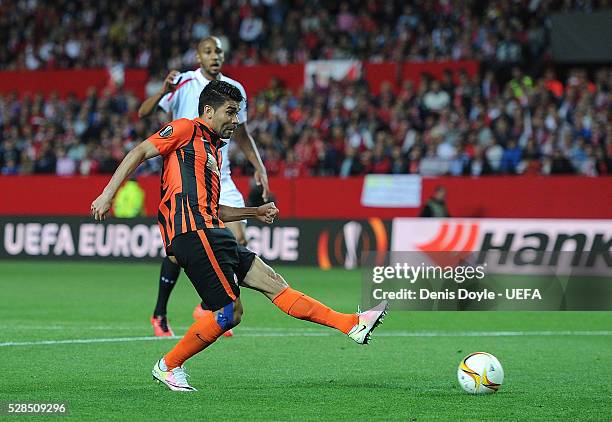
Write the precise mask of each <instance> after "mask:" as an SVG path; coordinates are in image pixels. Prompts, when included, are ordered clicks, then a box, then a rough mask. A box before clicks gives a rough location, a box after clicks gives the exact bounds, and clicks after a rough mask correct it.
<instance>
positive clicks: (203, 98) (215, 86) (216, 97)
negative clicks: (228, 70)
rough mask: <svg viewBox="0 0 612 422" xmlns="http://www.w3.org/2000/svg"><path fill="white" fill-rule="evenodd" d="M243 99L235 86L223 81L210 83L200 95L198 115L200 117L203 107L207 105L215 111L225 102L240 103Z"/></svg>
mask: <svg viewBox="0 0 612 422" xmlns="http://www.w3.org/2000/svg"><path fill="white" fill-rule="evenodd" d="M243 99H244V98H243V97H242V93H241V92H240V90H239V89H238V88H237V87H236V86H235V85H232V84H230V83H228V82H225V81H217V80H214V81H210V82H209V83H208V85H206V86H205V87H204V89H203V90H202V92H201V93H200V102H199V104H198V114H199V115H200V116H201V115H202V113H204V106H205V105H209V106H211V107H212V108H214V109H216V108H217V107H220V106H222V105H223V104H224V103H225V102H226V101H230V100H233V101H236V102H237V103H240V102H241V101H242V100H243Z"/></svg>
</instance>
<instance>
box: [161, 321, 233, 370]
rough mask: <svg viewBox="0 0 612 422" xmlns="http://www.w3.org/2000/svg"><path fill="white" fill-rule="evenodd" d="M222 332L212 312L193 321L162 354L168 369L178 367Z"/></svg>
mask: <svg viewBox="0 0 612 422" xmlns="http://www.w3.org/2000/svg"><path fill="white" fill-rule="evenodd" d="M222 334H223V330H222V329H221V327H219V324H217V321H215V317H214V315H213V313H212V312H210V311H208V312H206V313H205V314H204V316H203V317H201V318H200V319H198V320H197V321H196V322H194V323H193V325H192V326H191V327H189V330H188V331H187V333H186V334H185V335H184V336H183V338H182V339H181V340H180V341H179V342H178V343H177V344H176V346H174V348H173V349H172V350H171V351H170V352H169V353H168V354H167V355H166V356H164V358H165V361H166V365H167V366H168V369H169V370H170V369H174V368H176V367H179V366H181V365H182V364H183V362H185V361H186V360H187V359H189V358H190V357H192V356H193V355H195V354H196V353H199V352H201V351H202V350H204V349H206V348H207V347H208V346H210V345H211V344H213V343H214V342H215V340H217V339H218V338H219V337H220V336H221V335H222Z"/></svg>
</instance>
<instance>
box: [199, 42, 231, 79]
mask: <svg viewBox="0 0 612 422" xmlns="http://www.w3.org/2000/svg"><path fill="white" fill-rule="evenodd" d="M197 58H198V63H200V67H201V68H202V70H203V71H204V72H205V73H206V74H207V75H208V76H210V77H211V78H212V79H216V78H217V75H219V72H220V71H221V66H223V61H224V60H225V56H224V54H223V48H222V47H221V41H219V39H217V38H214V39H208V40H206V41H204V42H202V43H201V44H200V45H199V47H198V54H197Z"/></svg>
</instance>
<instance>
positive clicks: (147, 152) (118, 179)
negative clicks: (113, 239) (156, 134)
mask: <svg viewBox="0 0 612 422" xmlns="http://www.w3.org/2000/svg"><path fill="white" fill-rule="evenodd" d="M158 155H159V151H158V150H157V148H155V146H154V145H153V144H152V143H151V142H149V141H143V142H141V143H140V144H139V145H137V146H136V147H135V148H134V149H133V150H131V151H130V152H129V153H128V154H127V155H126V156H125V158H123V161H121V164H119V167H117V170H115V173H114V174H113V177H111V180H110V182H108V185H106V187H105V188H104V190H103V191H102V193H101V194H100V196H98V197H97V198H96V199H95V200H94V201H93V202H92V203H91V214H92V215H93V217H94V218H95V219H96V220H104V219H106V214H107V213H108V210H110V208H111V205H112V203H113V198H114V197H115V194H116V193H117V190H118V189H119V187H120V186H121V184H122V183H123V182H124V181H125V180H126V179H127V178H128V177H129V176H130V174H132V173H133V172H134V170H136V168H137V167H138V166H139V165H140V163H142V162H143V161H145V160H148V159H149V158H153V157H156V156H158Z"/></svg>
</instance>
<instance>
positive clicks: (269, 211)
mask: <svg viewBox="0 0 612 422" xmlns="http://www.w3.org/2000/svg"><path fill="white" fill-rule="evenodd" d="M278 212H279V211H278V208H276V205H274V202H269V203H267V204H263V205H262V206H261V207H257V219H258V220H259V221H261V222H263V223H266V224H272V223H273V222H274V219H275V218H276V216H277V215H278Z"/></svg>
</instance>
